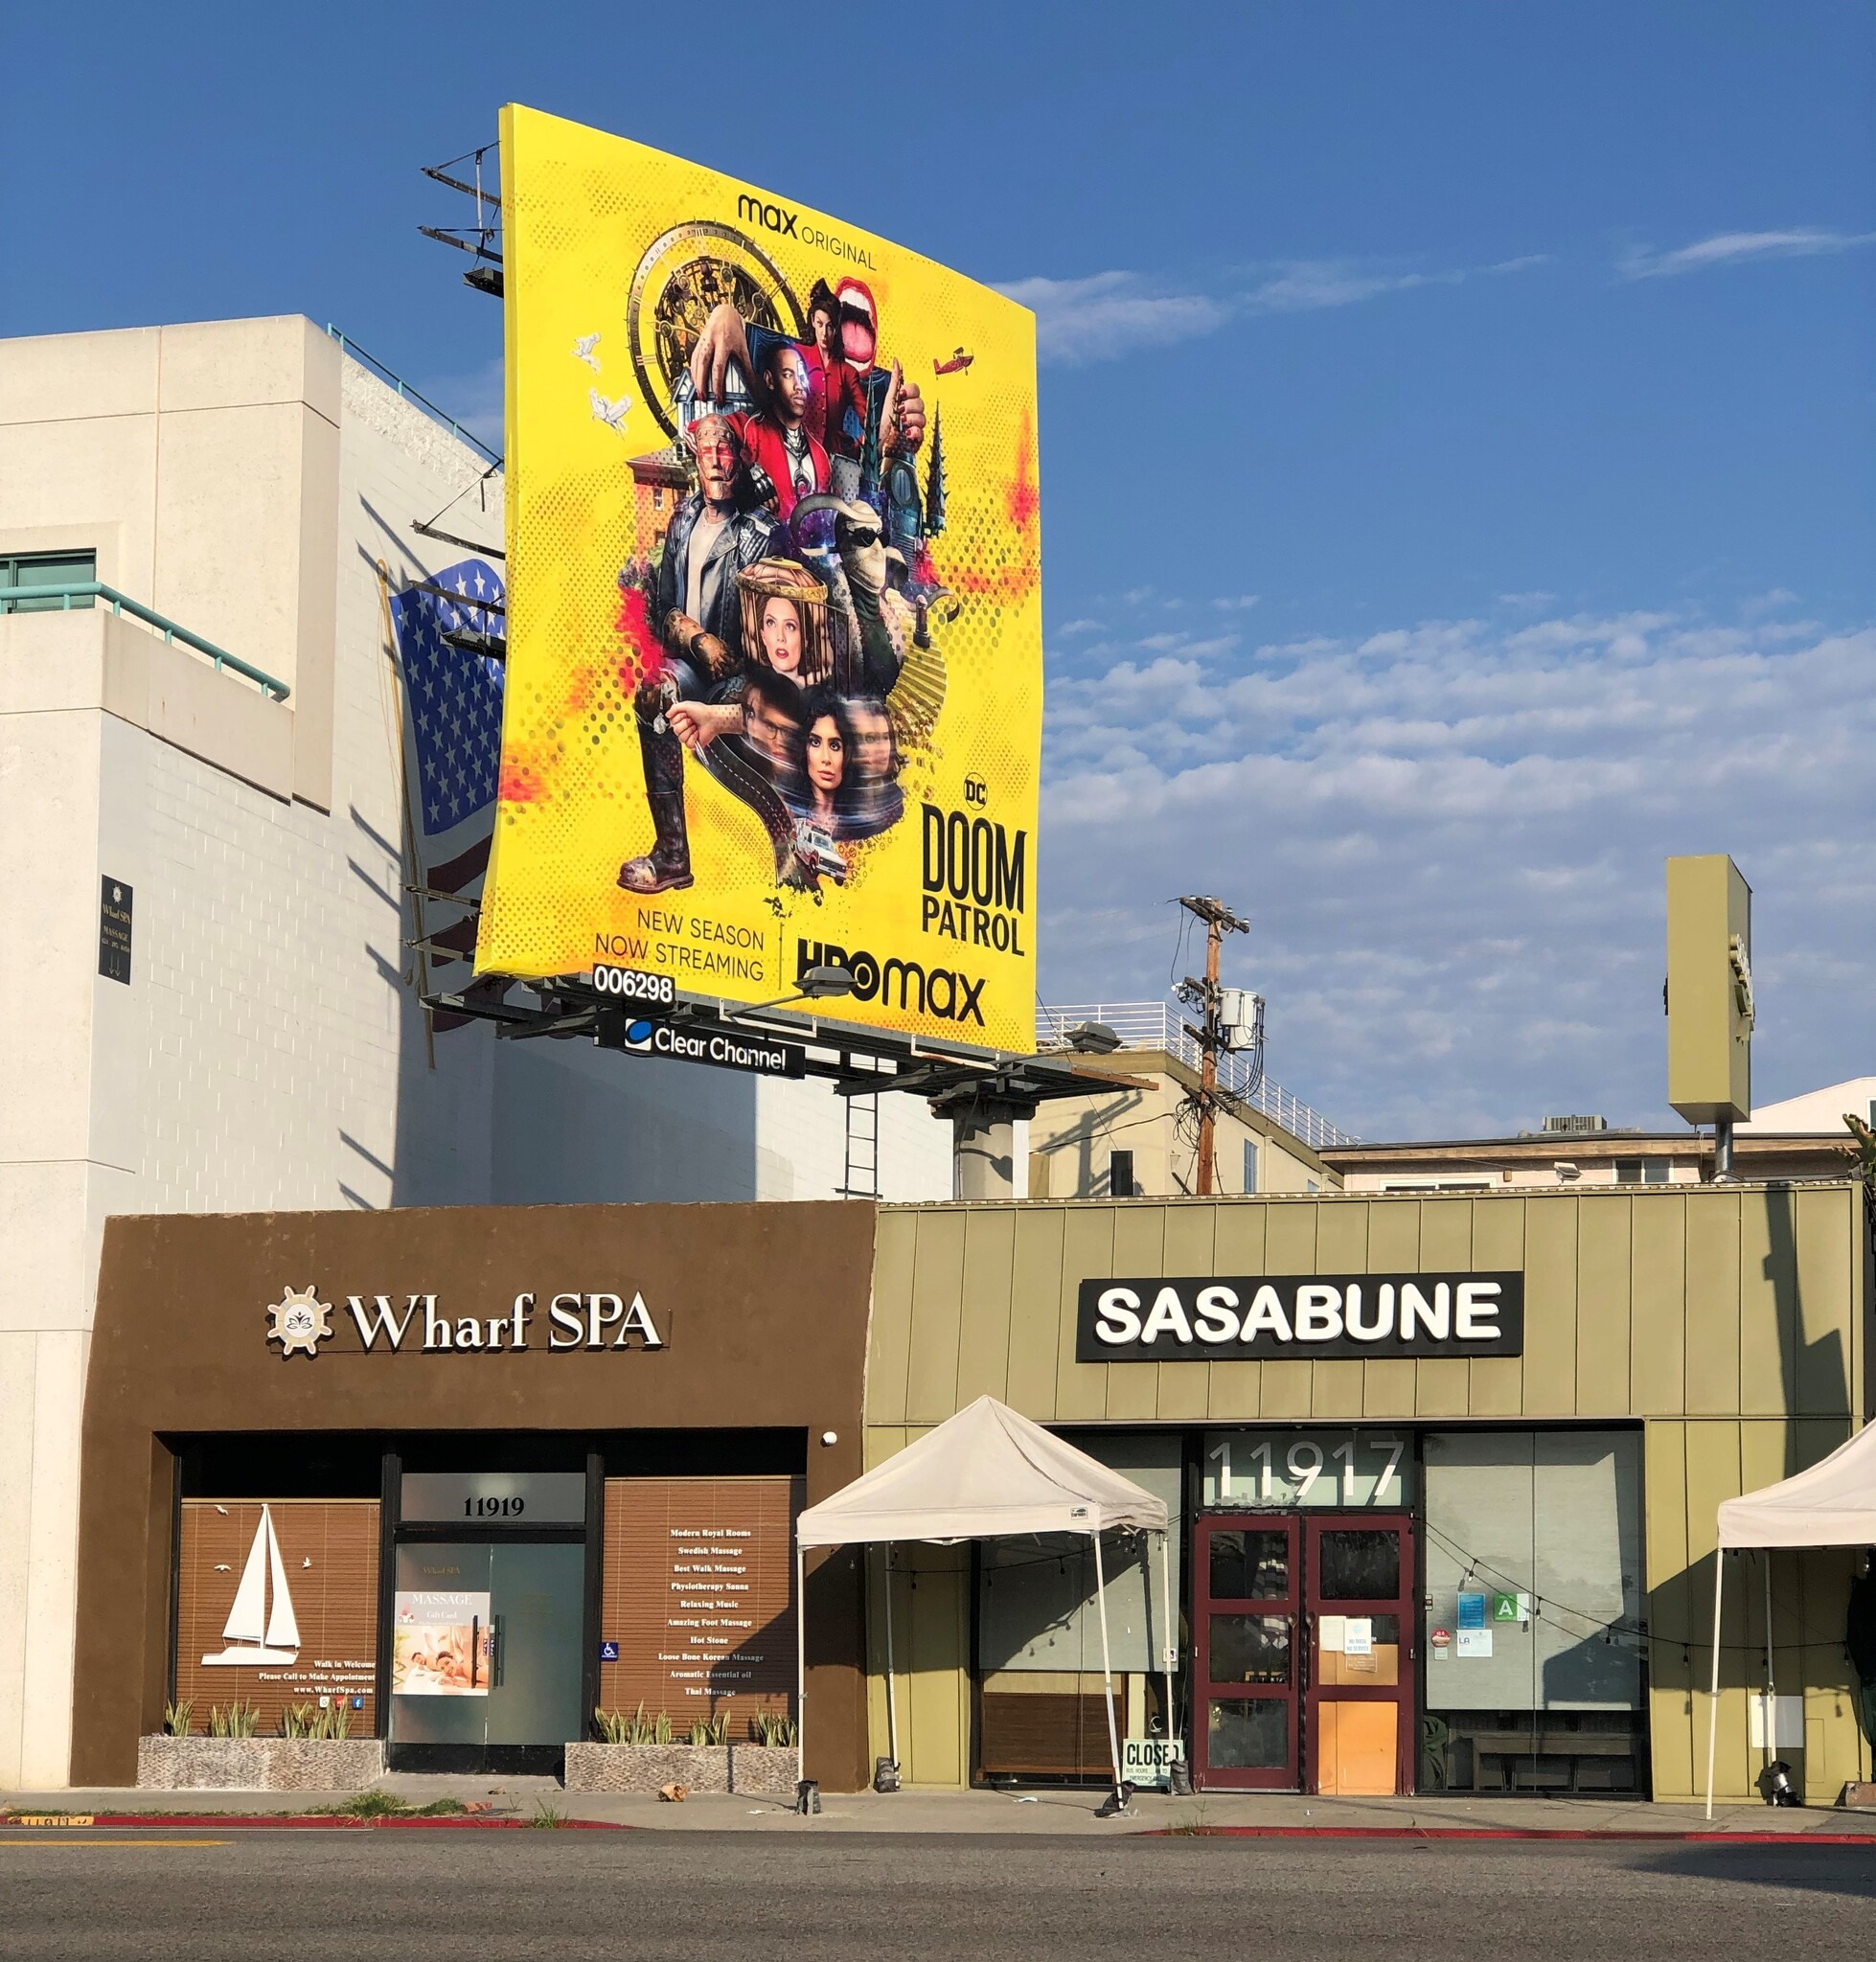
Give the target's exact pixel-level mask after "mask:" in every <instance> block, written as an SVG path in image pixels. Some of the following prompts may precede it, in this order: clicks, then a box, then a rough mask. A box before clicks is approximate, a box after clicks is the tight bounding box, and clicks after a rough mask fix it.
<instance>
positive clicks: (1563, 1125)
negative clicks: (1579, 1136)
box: [1544, 1117, 1609, 1134]
mask: <svg viewBox="0 0 1876 1962" xmlns="http://www.w3.org/2000/svg"><path fill="white" fill-rule="evenodd" d="M1607 1129H1609V1119H1608V1118H1606V1117H1546V1118H1545V1119H1544V1131H1545V1133H1546V1134H1549V1133H1551V1132H1555V1131H1586V1130H1607Z"/></svg>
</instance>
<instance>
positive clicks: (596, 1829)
mask: <svg viewBox="0 0 1876 1962" xmlns="http://www.w3.org/2000/svg"><path fill="white" fill-rule="evenodd" d="M49 1823H53V1822H51V1821H48V1820H46V1819H39V1820H38V1821H37V1822H36V1823H33V1824H28V1822H27V1821H25V1820H21V1819H0V1827H4V1826H25V1827H26V1830H28V1831H29V1832H35V1833H36V1832H43V1831H44V1830H45V1828H46V1826H47V1825H48V1824H49ZM57 1824H58V1825H60V1826H65V1825H71V1826H83V1827H94V1826H112V1827H122V1826H162V1827H166V1828H167V1827H176V1826H191V1827H208V1826H213V1827H215V1828H216V1829H217V1831H218V1830H219V1829H220V1828H222V1827H223V1826H244V1827H249V1828H253V1827H257V1826H258V1827H262V1828H267V1827H286V1828H290V1829H291V1830H293V1831H295V1832H304V1833H312V1832H321V1831H327V1830H330V1831H332V1832H339V1833H353V1832H358V1831H362V1830H365V1829H368V1828H377V1827H379V1826H398V1827H403V1828H407V1829H409V1828H415V1829H426V1830H434V1831H441V1832H524V1833H525V1832H542V1831H547V1832H566V1831H573V1832H583V1833H642V1832H644V1831H645V1830H646V1828H645V1827H643V1826H629V1825H624V1824H620V1823H616V1822H615V1821H613V1820H611V1819H561V1821H560V1822H559V1823H558V1824H557V1825H555V1826H552V1827H538V1826H536V1825H535V1823H534V1821H533V1820H532V1819H515V1818H501V1819H485V1818H467V1819H464V1818H438V1819H412V1818H399V1817H397V1816H396V1815H392V1816H389V1817H385V1818H378V1819H358V1818H332V1817H329V1816H327V1815H325V1814H311V1813H93V1814H89V1815H86V1814H69V1815H67V1816H66V1817H63V1818H60V1819H58V1820H57Z"/></svg>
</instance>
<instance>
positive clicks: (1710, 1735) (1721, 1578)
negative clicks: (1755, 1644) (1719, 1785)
mask: <svg viewBox="0 0 1876 1962" xmlns="http://www.w3.org/2000/svg"><path fill="white" fill-rule="evenodd" d="M1726 1578H1727V1550H1726V1548H1725V1547H1724V1546H1716V1547H1715V1548H1714V1549H1713V1671H1712V1677H1711V1680H1710V1682H1709V1684H1708V1687H1707V1693H1706V1816H1707V1817H1708V1818H1709V1819H1710V1818H1711V1817H1712V1816H1713V1760H1714V1753H1715V1751H1716V1750H1717V1749H1718V1747H1719V1743H1720V1597H1721V1593H1722V1590H1723V1589H1724V1588H1725V1586H1726Z"/></svg>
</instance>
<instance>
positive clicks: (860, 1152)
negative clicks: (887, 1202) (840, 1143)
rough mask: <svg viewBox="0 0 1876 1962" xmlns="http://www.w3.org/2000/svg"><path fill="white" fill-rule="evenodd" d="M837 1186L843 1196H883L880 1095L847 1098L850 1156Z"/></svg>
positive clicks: (870, 1197) (874, 1197) (860, 1197)
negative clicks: (881, 1181)
mask: <svg viewBox="0 0 1876 1962" xmlns="http://www.w3.org/2000/svg"><path fill="white" fill-rule="evenodd" d="M835 1190H836V1191H837V1192H838V1193H839V1194H840V1196H841V1198H849V1199H877V1198H879V1197H880V1098H879V1093H878V1092H877V1091H876V1092H875V1093H874V1094H873V1095H872V1096H870V1097H849V1098H848V1099H847V1160H846V1166H845V1169H844V1171H843V1173H842V1175H841V1179H840V1183H839V1185H838V1186H837V1187H836V1188H835Z"/></svg>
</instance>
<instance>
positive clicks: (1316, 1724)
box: [1298, 1512, 1420, 1795]
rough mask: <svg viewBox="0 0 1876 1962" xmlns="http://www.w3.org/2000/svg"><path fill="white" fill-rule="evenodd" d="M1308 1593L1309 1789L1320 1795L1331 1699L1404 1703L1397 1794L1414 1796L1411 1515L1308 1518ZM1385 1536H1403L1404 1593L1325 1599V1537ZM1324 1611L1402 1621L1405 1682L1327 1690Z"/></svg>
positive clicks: (1305, 1697) (1304, 1617)
mask: <svg viewBox="0 0 1876 1962" xmlns="http://www.w3.org/2000/svg"><path fill="white" fill-rule="evenodd" d="M1303 1528H1304V1559H1303V1574H1304V1576H1305V1579H1304V1593H1303V1611H1302V1613H1301V1614H1300V1616H1299V1617H1298V1620H1299V1621H1300V1623H1301V1625H1302V1629H1303V1631H1305V1632H1304V1633H1303V1635H1302V1641H1303V1644H1304V1657H1303V1661H1304V1674H1303V1691H1302V1696H1301V1699H1300V1700H1301V1702H1302V1704H1303V1749H1304V1768H1305V1772H1306V1775H1307V1781H1308V1783H1307V1789H1308V1790H1309V1791H1316V1790H1317V1788H1318V1786H1319V1784H1320V1773H1319V1769H1318V1766H1317V1761H1316V1746H1317V1744H1318V1743H1319V1741H1320V1739H1321V1736H1322V1725H1321V1722H1320V1720H1319V1719H1318V1717H1317V1714H1316V1713H1317V1711H1318V1710H1319V1708H1320V1707H1321V1705H1322V1703H1323V1702H1324V1701H1325V1700H1328V1701H1332V1702H1338V1703H1343V1702H1346V1703H1387V1702H1393V1703H1398V1704H1399V1706H1400V1722H1399V1728H1398V1731H1397V1733H1396V1735H1397V1745H1396V1750H1395V1764H1394V1790H1395V1791H1396V1793H1397V1794H1400V1795H1408V1794H1410V1793H1411V1792H1412V1791H1413V1778H1414V1760H1415V1755H1416V1753H1415V1750H1414V1742H1415V1738H1416V1736H1417V1733H1418V1723H1417V1721H1416V1713H1417V1710H1418V1706H1419V1697H1418V1691H1417V1688H1416V1684H1417V1681H1418V1677H1419V1664H1418V1661H1417V1659H1416V1657H1417V1652H1418V1647H1419V1643H1418V1634H1419V1629H1420V1617H1419V1614H1418V1612H1417V1610H1416V1608H1415V1606H1414V1586H1415V1581H1414V1572H1415V1562H1414V1537H1413V1520H1412V1518H1411V1517H1410V1516H1409V1515H1408V1514H1407V1513H1358V1512H1346V1513H1341V1512H1337V1513H1321V1514H1315V1513H1312V1514H1308V1515H1306V1516H1305V1517H1304V1521H1303ZM1338 1531H1340V1532H1383V1531H1389V1532H1394V1533H1397V1534H1399V1536H1400V1547H1401V1575H1400V1591H1399V1593H1398V1594H1396V1595H1395V1596H1394V1597H1393V1598H1392V1599H1381V1598H1377V1599H1375V1600H1372V1601H1328V1602H1325V1601H1323V1600H1322V1598H1321V1595H1320V1593H1319V1591H1318V1586H1317V1577H1318V1576H1319V1575H1320V1573H1321V1571H1322V1563H1321V1561H1320V1560H1319V1559H1318V1558H1317V1550H1318V1547H1319V1545H1320V1542H1321V1539H1322V1535H1323V1534H1324V1533H1334V1532H1338ZM1324 1612H1327V1613H1330V1614H1343V1615H1346V1614H1355V1615H1363V1614H1367V1615H1373V1614H1391V1615H1393V1616H1395V1617H1396V1627H1397V1629H1398V1631H1399V1635H1400V1668H1399V1670H1398V1672H1397V1674H1398V1676H1399V1678H1400V1679H1399V1681H1398V1682H1394V1683H1389V1684H1386V1685H1383V1686H1380V1687H1377V1688H1374V1689H1359V1688H1356V1687H1355V1686H1354V1685H1352V1684H1349V1683H1336V1684H1333V1685H1330V1686H1328V1687H1324V1686H1323V1685H1322V1684H1321V1683H1319V1682H1317V1681H1316V1679H1315V1676H1316V1671H1315V1624H1316V1617H1317V1616H1318V1615H1320V1614H1323V1613H1324Z"/></svg>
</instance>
